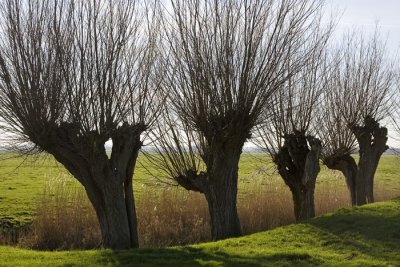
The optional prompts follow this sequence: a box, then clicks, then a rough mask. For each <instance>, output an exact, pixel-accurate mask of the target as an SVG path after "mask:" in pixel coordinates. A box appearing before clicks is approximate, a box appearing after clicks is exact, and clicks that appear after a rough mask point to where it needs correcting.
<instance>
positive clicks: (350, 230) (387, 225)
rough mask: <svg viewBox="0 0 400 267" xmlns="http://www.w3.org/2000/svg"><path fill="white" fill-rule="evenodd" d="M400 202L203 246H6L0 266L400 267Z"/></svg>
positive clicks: (0, 251)
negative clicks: (50, 248)
mask: <svg viewBox="0 0 400 267" xmlns="http://www.w3.org/2000/svg"><path fill="white" fill-rule="evenodd" d="M399 229H400V199H398V200H392V201H388V202H381V203H374V204H370V205H366V206H363V207H359V208H353V209H341V210H338V211H337V212H335V213H333V214H327V215H323V216H321V217H319V218H315V219H312V220H309V221H307V222H305V223H301V224H293V225H289V226H284V227H279V228H277V229H274V230H271V231H267V232H262V233H257V234H253V235H248V236H244V237H241V238H232V239H227V240H224V241H219V242H213V243H204V244H199V245H190V246H180V247H169V248H160V249H137V250H129V251H119V252H113V251H111V250H87V251H60V252H38V251H32V250H24V249H18V248H14V247H5V246H0V266H4V267H6V266H7V267H8V266H29V267H34V266H40V267H42V266H52V267H53V266H108V267H113V266H253V267H255V266H363V267H364V266H400V253H399V252H400V232H399Z"/></svg>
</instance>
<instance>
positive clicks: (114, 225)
mask: <svg viewBox="0 0 400 267" xmlns="http://www.w3.org/2000/svg"><path fill="white" fill-rule="evenodd" d="M109 178H111V179H112V178H113V177H109ZM86 192H87V193H88V196H89V199H90V201H91V202H92V204H93V207H94V209H95V211H96V214H97V218H98V221H99V225H100V230H101V236H102V246H103V247H106V248H112V249H129V248H131V247H132V245H131V235H130V227H129V222H128V216H127V207H126V203H125V197H124V188H123V185H122V184H117V183H115V182H112V181H109V182H108V183H107V184H103V185H100V187H95V186H91V185H89V186H86Z"/></svg>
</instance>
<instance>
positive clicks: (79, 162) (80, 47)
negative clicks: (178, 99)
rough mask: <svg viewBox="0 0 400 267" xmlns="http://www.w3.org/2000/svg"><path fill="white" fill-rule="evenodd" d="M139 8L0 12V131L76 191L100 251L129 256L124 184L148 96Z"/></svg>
mask: <svg viewBox="0 0 400 267" xmlns="http://www.w3.org/2000/svg"><path fill="white" fill-rule="evenodd" d="M147 8H148V7H147ZM147 8H143V7H141V6H139V5H138V3H136V2H135V1H111V0H90V1H86V0H85V1H84V0H76V1H73V0H43V1H42V0H40V1H39V0H5V1H2V3H1V25H2V29H1V41H0V117H1V119H2V120H3V121H4V123H3V124H2V125H1V126H2V130H3V131H5V132H7V133H9V134H12V136H13V140H18V141H19V142H20V143H25V144H32V145H33V146H30V148H31V150H32V151H34V152H38V151H45V152H47V153H49V154H51V155H53V156H54V158H55V159H56V160H57V161H59V162H60V163H61V164H63V165H64V166H65V168H66V169H67V170H68V171H69V172H70V173H71V174H72V175H73V176H74V177H75V178H76V179H77V180H78V181H79V182H80V183H81V184H82V185H83V186H84V188H85V190H86V192H87V195H88V197H89V199H90V201H91V203H92V204H93V206H94V208H95V210H96V213H97V217H98V220H99V224H100V228H101V233H102V245H103V246H105V247H110V248H114V249H126V248H130V247H137V246H138V237H137V229H136V213H135V204H134V197H133V187H132V176H133V171H134V168H135V163H136V159H137V156H138V152H139V149H140V148H141V146H142V141H141V134H142V133H143V132H144V131H145V130H146V129H147V128H148V126H149V125H150V124H151V123H152V121H153V120H154V116H155V114H156V106H155V105H153V104H152V103H153V102H155V101H154V100H155V99H154V98H155V96H156V91H157V90H156V88H157V84H156V83H155V82H152V81H153V78H154V77H153V75H154V73H155V71H154V69H155V64H154V62H155V60H156V56H157V51H156V49H155V46H154V43H155V38H156V33H157V31H156V27H157V25H155V24H156V22H155V21H154V18H155V16H154V14H152V13H151V12H146V9H147ZM110 139H111V140H112V143H113V146H112V152H111V155H110V156H109V155H108V154H107V153H106V150H105V146H104V145H105V142H106V141H108V140H110ZM19 147H20V148H27V146H26V145H23V146H21V145H20V146H19Z"/></svg>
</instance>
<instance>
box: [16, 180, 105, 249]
mask: <svg viewBox="0 0 400 267" xmlns="http://www.w3.org/2000/svg"><path fill="white" fill-rule="evenodd" d="M20 245H21V246H27V247H30V248H34V249H41V250H54V249H88V248H95V247H98V246H99V245H100V229H99V225H98V221H97V218H96V213H95V212H94V209H93V207H92V206H91V204H90V202H89V200H88V199H87V196H86V194H85V192H84V191H83V190H82V189H81V188H79V187H76V186H67V180H65V179H63V178H58V179H54V180H51V181H50V182H49V183H48V184H47V185H46V187H45V190H44V192H43V195H42V196H41V198H40V200H39V203H38V209H37V214H36V216H35V218H34V220H33V221H32V224H31V226H30V232H29V233H28V234H26V235H24V236H23V237H22V238H21V239H20Z"/></svg>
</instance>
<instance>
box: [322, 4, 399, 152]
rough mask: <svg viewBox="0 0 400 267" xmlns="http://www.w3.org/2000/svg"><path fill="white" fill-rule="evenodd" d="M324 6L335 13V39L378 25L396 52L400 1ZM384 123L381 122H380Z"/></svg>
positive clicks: (393, 137) (393, 140)
mask: <svg viewBox="0 0 400 267" xmlns="http://www.w3.org/2000/svg"><path fill="white" fill-rule="evenodd" d="M326 1H327V9H328V10H329V9H331V10H334V11H335V12H337V13H338V14H339V18H340V20H339V22H338V25H337V27H336V34H335V35H334V38H339V36H341V33H342V32H343V31H345V30H351V29H353V28H355V27H356V28H357V29H361V30H363V31H364V32H367V33H373V32H374V31H375V27H376V24H377V23H378V25H379V30H380V35H381V36H382V38H384V39H385V40H386V42H387V49H388V50H389V51H390V52H391V53H393V54H396V53H398V52H399V50H400V49H399V48H400V0H326ZM382 124H385V121H384V122H382ZM386 126H388V130H389V146H392V147H400V141H399V137H398V135H397V133H396V132H395V131H393V129H392V127H390V126H389V125H386Z"/></svg>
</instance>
